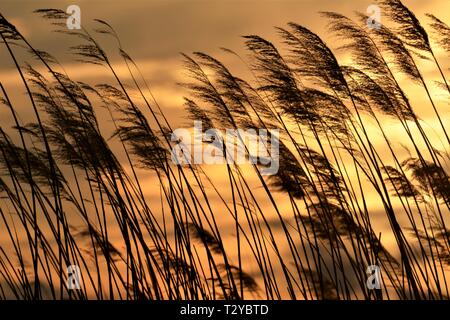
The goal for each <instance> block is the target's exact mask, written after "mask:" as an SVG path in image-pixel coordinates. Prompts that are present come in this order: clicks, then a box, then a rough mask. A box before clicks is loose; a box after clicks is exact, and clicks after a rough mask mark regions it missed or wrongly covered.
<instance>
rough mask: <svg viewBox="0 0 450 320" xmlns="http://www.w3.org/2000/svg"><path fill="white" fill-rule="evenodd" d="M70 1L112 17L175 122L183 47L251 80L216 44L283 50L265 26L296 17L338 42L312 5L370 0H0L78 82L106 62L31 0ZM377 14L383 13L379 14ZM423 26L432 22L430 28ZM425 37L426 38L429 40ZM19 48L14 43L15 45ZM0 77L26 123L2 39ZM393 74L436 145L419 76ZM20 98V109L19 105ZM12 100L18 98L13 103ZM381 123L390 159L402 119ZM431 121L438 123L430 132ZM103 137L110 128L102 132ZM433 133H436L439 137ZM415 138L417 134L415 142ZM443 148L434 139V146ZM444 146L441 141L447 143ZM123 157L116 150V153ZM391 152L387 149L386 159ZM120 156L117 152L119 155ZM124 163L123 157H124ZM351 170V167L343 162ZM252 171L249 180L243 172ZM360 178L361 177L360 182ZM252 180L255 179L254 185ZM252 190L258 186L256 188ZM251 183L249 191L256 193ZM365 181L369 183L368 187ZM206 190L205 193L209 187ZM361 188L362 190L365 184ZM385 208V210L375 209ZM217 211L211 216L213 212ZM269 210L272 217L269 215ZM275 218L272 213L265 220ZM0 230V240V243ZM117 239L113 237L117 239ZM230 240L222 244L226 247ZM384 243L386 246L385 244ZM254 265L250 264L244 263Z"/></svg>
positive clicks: (433, 77)
mask: <svg viewBox="0 0 450 320" xmlns="http://www.w3.org/2000/svg"><path fill="white" fill-rule="evenodd" d="M403 2H404V3H405V4H406V5H407V6H408V7H409V8H410V9H412V11H413V12H414V13H415V14H416V15H417V17H418V18H419V19H420V20H421V21H422V24H423V25H424V26H427V24H428V22H429V20H428V19H427V18H426V17H425V14H426V13H432V14H434V15H435V16H437V17H438V18H440V19H441V20H443V21H445V22H447V23H448V22H449V21H450V1H448V0H429V1H422V0H404V1H403ZM72 4H76V5H78V6H79V7H80V8H81V23H82V26H83V27H84V28H86V29H87V30H88V31H92V34H94V31H93V30H94V29H95V28H96V27H98V24H97V23H95V22H93V19H102V20H105V21H107V22H108V23H109V24H110V25H112V26H113V27H114V28H115V30H116V32H117V34H118V35H119V37H120V41H121V44H122V47H123V48H124V50H125V51H126V52H127V53H128V54H129V55H130V56H131V57H132V58H133V59H134V60H135V62H136V63H137V65H138V66H139V68H140V71H141V72H142V74H143V77H144V78H145V80H146V81H148V83H149V84H150V87H151V90H152V93H153V95H154V97H155V99H156V100H157V101H158V103H159V105H160V106H161V108H162V110H163V111H164V113H165V115H166V116H167V117H168V119H169V121H170V122H171V124H172V126H173V127H174V128H179V127H190V126H191V125H192V124H191V121H190V120H188V119H187V117H186V113H185V111H184V107H183V97H184V96H186V95H188V93H187V90H186V89H184V88H183V87H182V86H180V83H181V82H184V81H186V80H187V77H186V72H185V70H184V69H183V64H182V57H181V54H180V53H186V54H190V53H192V52H199V51H200V52H205V53H208V54H210V55H212V56H214V57H215V58H217V59H218V60H220V61H221V62H223V63H224V64H225V65H226V66H227V67H229V69H230V70H231V71H232V72H233V73H235V75H237V76H239V77H242V78H245V79H247V80H250V81H252V74H251V72H249V70H248V67H247V66H246V65H245V64H244V63H243V62H242V61H241V60H239V59H238V58H236V57H235V56H233V55H231V54H228V53H225V52H224V51H223V50H221V48H229V49H232V50H233V51H235V52H237V53H239V54H240V55H241V56H242V57H243V58H244V60H246V62H247V63H249V64H251V63H252V60H251V56H250V55H249V54H248V52H247V51H246V50H245V46H244V41H243V39H242V37H241V36H244V35H259V36H261V37H263V38H265V39H268V40H270V41H272V42H273V43H274V44H275V45H277V46H279V48H280V51H281V52H284V51H285V49H283V45H282V42H281V40H280V38H279V36H278V34H277V32H276V30H275V28H274V27H283V26H286V24H287V23H288V22H296V23H298V24H301V25H303V26H305V27H307V28H309V29H310V30H312V31H314V32H315V33H317V34H319V35H320V36H321V37H322V39H324V40H325V42H326V43H327V44H328V46H329V47H330V48H332V49H333V50H334V49H336V48H337V47H339V46H340V45H341V44H342V43H340V40H337V39H336V38H335V37H333V36H332V35H331V34H330V33H329V32H328V31H327V28H326V23H327V21H326V19H324V18H323V17H321V16H320V14H319V12H320V11H335V12H339V13H342V14H345V15H348V16H350V17H351V16H352V15H353V13H354V12H355V11H358V12H363V13H366V9H367V7H368V6H369V5H370V4H372V1H370V0H334V1H330V0H297V1H296V0H280V1H275V0H260V1H256V0H242V1H237V0H233V1H231V0H217V1H216V0H208V1H206V0H191V1H187V0H186V1H181V0H167V1H165V0H150V1H144V0H142V1H140V0H127V1H119V0H114V1H107V0H104V1H100V0H94V1H91V0H86V1H46V0H38V1H32V0H0V12H1V14H2V15H4V16H5V17H6V18H7V19H8V20H9V21H11V22H12V23H13V24H14V25H15V26H16V27H17V29H18V30H19V31H20V32H21V33H22V34H23V35H24V36H25V37H26V38H27V39H28V40H29V41H30V42H31V44H33V45H34V47H36V48H38V49H42V50H45V51H47V52H49V53H51V54H52V55H54V56H55V57H56V58H57V59H58V60H59V62H60V63H61V64H62V65H63V67H64V70H65V71H66V72H67V74H68V75H69V76H70V77H72V78H73V79H74V80H77V81H82V82H87V83H89V84H92V85H93V84H97V83H114V81H113V80H114V79H113V78H112V76H111V74H110V73H109V71H108V70H106V69H105V68H103V67H99V66H93V65H90V64H82V63H80V62H77V61H75V57H74V56H73V55H71V54H69V48H70V46H73V45H77V44H79V39H75V38H70V37H68V36H67V35H64V34H59V33H55V32H51V30H52V29H54V27H52V26H51V25H50V22H49V21H45V20H44V19H42V18H41V17H39V16H38V15H37V14H34V13H33V11H34V10H36V9H39V8H60V9H63V10H65V9H66V8H67V6H69V5H72ZM381 19H382V20H381V22H382V23H383V19H384V16H383V14H382V18H381ZM430 33H431V31H430ZM95 37H96V39H98V40H99V42H100V43H101V44H102V45H103V46H104V48H106V51H107V53H108V54H109V55H110V58H111V61H112V62H113V65H114V67H115V68H117V70H118V73H119V76H120V77H121V78H122V79H125V80H126V81H129V82H131V81H130V76H129V74H128V73H127V70H126V68H125V66H124V65H123V60H122V59H121V57H120V55H119V54H118V50H117V44H116V43H115V40H114V39H112V38H111V37H108V36H105V35H95ZM432 43H433V45H434V42H432ZM15 50H17V52H20V54H19V55H18V56H19V57H20V62H21V63H22V64H25V63H26V62H30V63H32V64H33V63H34V65H37V66H38V67H37V69H38V70H41V71H44V70H45V69H44V68H43V67H42V66H39V64H38V63H36V60H34V59H33V58H32V57H31V56H30V55H29V54H25V53H24V51H23V50H22V49H21V48H15ZM21 50H22V51H21ZM435 53H436V57H437V59H438V61H439V63H441V65H442V66H443V68H444V70H445V71H446V72H447V75H449V74H450V73H449V72H448V70H449V68H450V59H449V57H448V56H447V54H448V53H445V52H444V51H443V50H440V49H436V52H435ZM335 54H336V56H337V57H338V60H339V61H340V62H341V63H342V64H348V63H351V61H350V60H349V57H348V55H346V53H345V52H341V51H335ZM419 66H420V68H421V71H423V75H424V77H425V80H426V82H427V83H428V84H429V85H430V88H431V92H432V93H433V94H434V95H435V96H436V97H443V98H442V99H436V102H437V107H438V108H439V110H441V111H442V115H443V119H444V124H445V125H446V126H447V127H449V126H450V108H449V100H448V95H447V96H446V94H447V93H446V92H443V91H441V90H440V89H438V88H437V87H436V86H435V84H434V82H435V81H437V80H440V76H439V74H438V72H437V70H436V67H435V65H434V63H433V62H423V61H422V62H419ZM0 81H1V83H2V84H3V85H4V86H5V89H6V91H7V92H8V93H9V94H10V98H11V99H12V100H13V101H14V105H15V106H16V109H17V110H18V113H19V115H20V119H21V120H22V121H23V122H24V123H26V122H29V121H33V120H34V116H33V114H32V113H31V111H30V110H31V109H30V108H29V100H27V97H26V95H25V88H24V87H23V85H22V84H20V85H18V83H20V79H19V76H18V73H17V71H16V69H15V68H14V65H13V63H12V61H11V59H10V57H9V55H8V52H7V50H6V49H5V48H4V46H0ZM399 81H400V83H401V84H402V85H404V89H405V92H406V94H407V95H408V98H409V99H410V100H411V104H412V106H413V107H414V108H415V109H416V111H417V113H418V115H419V117H420V118H421V119H422V120H423V121H424V124H425V130H427V132H428V133H429V134H430V139H431V140H432V141H433V143H435V145H436V146H437V148H438V149H439V148H440V147H441V146H442V143H441V142H442V139H441V138H442V136H441V135H440V134H439V133H436V132H437V131H439V128H438V126H437V120H436V119H435V117H434V113H433V112H432V109H431V105H430V102H429V100H428V99H427V98H426V96H425V94H424V91H423V90H424V89H423V88H422V87H420V86H419V85H413V84H411V83H410V82H409V81H404V79H402V77H401V76H400V77H399ZM22 105H23V106H24V107H23V108H21V107H20V106H22ZM17 106H19V107H17ZM101 112H102V111H100V110H99V113H98V116H99V119H100V126H101V127H102V128H103V127H104V128H105V131H106V132H108V133H109V132H112V123H111V121H110V119H109V118H108V117H107V116H106V115H105V114H103V113H101ZM383 121H384V122H383V126H384V128H385V129H386V133H387V135H388V136H389V137H390V138H393V140H394V141H395V142H394V144H393V148H394V149H395V151H396V152H398V153H397V154H398V155H399V158H401V159H402V158H404V157H405V156H407V151H406V150H405V149H404V147H403V145H402V144H403V142H404V140H406V139H403V137H404V136H405V134H404V132H403V131H402V130H403V129H402V127H401V125H400V124H399V123H397V122H396V121H394V120H392V119H389V118H387V117H386V118H385V119H384V120H383ZM11 126H12V125H11V117H10V114H9V111H8V110H6V108H0V127H2V128H7V129H6V131H8V130H11V129H8V128H10V127H11ZM367 126H368V128H369V131H370V130H371V129H370V128H371V126H373V127H375V124H374V121H372V120H371V119H369V118H368V119H367ZM436 130H437V131H436ZM106 136H108V137H110V136H111V135H108V134H106ZM440 139H441V140H440ZM372 142H373V144H374V145H375V147H379V148H380V149H379V150H378V151H379V152H380V154H381V155H382V156H386V157H388V150H387V148H386V147H385V146H384V143H385V142H384V140H383V139H382V138H375V139H374V140H373V141H372ZM419 144H420V142H419ZM111 145H113V146H116V147H118V142H117V141H116V142H114V141H112V142H111ZM447 147H448V146H447ZM441 149H442V148H441ZM447 150H448V149H447ZM122 156H123V155H122ZM389 159H390V158H389ZM119 160H121V161H122V160H124V158H120V157H119ZM125 166H126V165H125ZM205 170H206V171H207V172H208V173H209V174H210V175H211V176H212V177H213V178H214V179H216V182H217V184H218V185H219V186H220V183H221V182H223V183H224V185H225V187H224V190H221V192H222V195H223V196H224V197H225V198H226V197H228V196H230V190H229V189H227V188H226V186H227V179H228V176H227V175H226V171H225V169H224V168H223V167H222V168H215V167H209V168H206V169H205ZM349 172H350V175H351V174H353V173H354V172H352V168H350V169H349ZM141 174H142V177H143V178H142V184H143V186H144V188H145V190H144V192H145V194H146V195H148V197H149V199H151V200H155V202H157V201H158V197H159V192H160V190H159V188H155V184H156V183H158V182H157V179H156V177H155V176H154V175H152V174H148V173H145V172H141ZM252 179H253V180H252ZM249 181H256V178H255V177H249ZM363 184H364V182H363ZM259 188H260V187H259ZM258 190H259V189H258ZM258 190H256V192H258ZM368 190H369V189H368ZM208 192H211V193H212V191H211V190H209V191H208ZM367 192H368V193H370V191H367ZM279 197H280V199H281V201H280V208H281V209H284V208H286V211H287V210H289V207H290V202H289V199H287V198H283V197H284V195H279ZM366 201H367V204H368V205H369V208H370V209H369V210H373V214H374V217H375V219H374V228H375V229H376V230H377V231H380V232H381V231H383V232H385V235H384V238H383V240H384V241H386V242H385V244H386V246H387V247H388V248H389V247H390V244H394V237H393V235H392V234H390V233H389V228H390V226H389V225H388V224H387V223H386V220H383V219H377V218H376V217H377V214H379V212H380V211H379V210H378V209H379V208H381V203H380V202H379V200H378V198H373V199H372V198H371V197H370V195H368V197H367V199H366ZM268 202H269V201H268V199H267V198H263V199H261V203H260V204H261V206H262V207H264V206H266V205H267V207H270V204H269V203H268ZM383 214H384V212H383ZM222 218H223V220H226V219H225V218H224V217H223V216H219V217H218V219H219V221H220V220H221V219H222ZM275 220H276V219H275V218H274V221H275ZM399 220H400V221H406V217H400V218H399ZM227 223H228V226H230V225H231V227H229V228H230V229H229V230H227V232H225V233H226V235H227V236H229V237H230V239H228V238H226V239H225V240H224V241H228V240H230V241H234V238H232V237H233V236H234V229H232V224H233V223H234V222H233V221H232V220H230V219H228V220H227ZM274 223H276V222H274ZM1 240H2V238H1V236H0V244H1ZM119 246H120V243H119ZM232 250H233V249H231V251H232ZM392 250H394V254H397V253H398V252H395V250H396V249H395V248H394V246H392ZM249 268H250V271H249V272H250V273H251V272H252V271H255V270H253V269H256V267H255V266H253V265H251V266H249ZM252 268H253V269H252Z"/></svg>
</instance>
